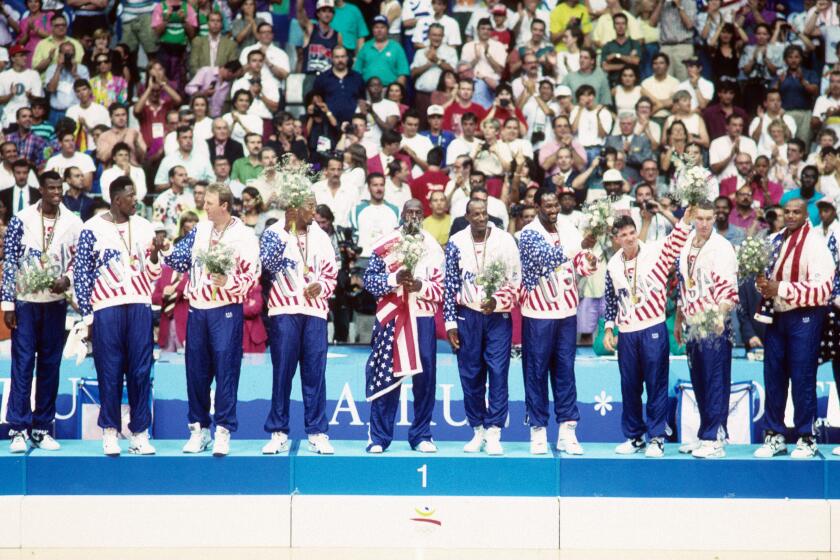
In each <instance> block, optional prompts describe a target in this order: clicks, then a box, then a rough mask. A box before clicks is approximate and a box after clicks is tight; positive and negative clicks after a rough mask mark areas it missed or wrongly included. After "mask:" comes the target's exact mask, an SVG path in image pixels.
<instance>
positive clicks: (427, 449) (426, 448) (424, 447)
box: [414, 440, 437, 453]
mask: <svg viewBox="0 0 840 560" xmlns="http://www.w3.org/2000/svg"><path fill="white" fill-rule="evenodd" d="M414 450H415V451H419V452H420V453H437V445H435V444H434V443H433V442H431V441H429V440H423V441H421V442H420V443H418V444H417V447H415V448H414Z"/></svg>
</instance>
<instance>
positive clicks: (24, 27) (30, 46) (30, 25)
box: [10, 0, 55, 68]
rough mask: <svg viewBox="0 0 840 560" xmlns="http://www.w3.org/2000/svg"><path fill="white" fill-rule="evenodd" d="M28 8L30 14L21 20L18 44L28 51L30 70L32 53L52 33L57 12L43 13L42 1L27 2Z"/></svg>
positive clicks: (27, 61) (30, 0) (27, 64)
mask: <svg viewBox="0 0 840 560" xmlns="http://www.w3.org/2000/svg"><path fill="white" fill-rule="evenodd" d="M26 8H27V9H28V13H27V15H26V17H24V18H22V19H21V20H20V35H19V36H18V40H17V42H18V45H19V46H20V47H21V48H23V49H26V51H27V52H26V67H27V68H29V67H31V66H32V53H33V52H34V51H35V49H36V48H37V47H38V43H40V42H41V39H46V38H47V37H49V36H50V34H51V33H52V18H53V15H54V14H55V12H51V11H47V12H45V11H43V3H42V2H41V0H27V2H26ZM12 48H14V47H12ZM10 54H11V53H10Z"/></svg>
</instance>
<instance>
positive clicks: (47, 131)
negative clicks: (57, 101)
mask: <svg viewBox="0 0 840 560" xmlns="http://www.w3.org/2000/svg"><path fill="white" fill-rule="evenodd" d="M30 105H31V106H32V132H33V133H35V136H37V137H39V138H41V139H43V140H44V141H46V142H47V143H48V144H54V143H55V127H54V126H53V125H52V124H51V123H50V122H49V120H47V119H49V116H50V102H49V101H48V100H47V99H46V98H44V97H33V98H31V100H30ZM44 157H46V154H44Z"/></svg>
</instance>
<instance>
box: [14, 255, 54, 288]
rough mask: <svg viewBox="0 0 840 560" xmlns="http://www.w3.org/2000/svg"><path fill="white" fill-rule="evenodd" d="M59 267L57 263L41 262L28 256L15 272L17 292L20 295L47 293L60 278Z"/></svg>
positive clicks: (50, 261)
mask: <svg viewBox="0 0 840 560" xmlns="http://www.w3.org/2000/svg"><path fill="white" fill-rule="evenodd" d="M61 272H62V269H61V266H60V265H59V264H58V263H57V262H53V261H52V260H49V259H48V260H47V261H46V262H43V261H41V260H40V259H36V258H34V257H32V256H30V257H29V258H28V259H26V261H24V262H23V263H22V264H21V265H20V268H18V271H17V278H16V281H17V290H18V293H21V294H37V293H39V292H44V291H49V290H50V289H51V288H52V287H53V284H55V281H56V280H58V278H59V277H60V276H61Z"/></svg>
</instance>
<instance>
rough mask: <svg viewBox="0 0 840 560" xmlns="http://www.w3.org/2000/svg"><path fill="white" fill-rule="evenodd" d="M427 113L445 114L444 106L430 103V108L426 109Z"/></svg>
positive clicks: (429, 114)
mask: <svg viewBox="0 0 840 560" xmlns="http://www.w3.org/2000/svg"><path fill="white" fill-rule="evenodd" d="M426 115H427V116H429V117H431V116H432V115H440V116H443V107H441V106H440V105H429V108H428V109H426Z"/></svg>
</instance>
